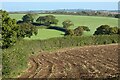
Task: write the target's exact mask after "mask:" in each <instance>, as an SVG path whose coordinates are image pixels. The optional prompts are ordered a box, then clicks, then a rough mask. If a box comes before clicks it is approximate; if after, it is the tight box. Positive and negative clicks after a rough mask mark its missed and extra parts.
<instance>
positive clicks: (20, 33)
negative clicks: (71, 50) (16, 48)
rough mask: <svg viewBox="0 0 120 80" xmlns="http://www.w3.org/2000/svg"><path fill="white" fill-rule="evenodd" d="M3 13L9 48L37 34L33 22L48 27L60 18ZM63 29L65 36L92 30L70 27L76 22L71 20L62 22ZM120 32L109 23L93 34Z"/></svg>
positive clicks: (3, 33)
mask: <svg viewBox="0 0 120 80" xmlns="http://www.w3.org/2000/svg"><path fill="white" fill-rule="evenodd" d="M0 14H2V28H1V29H2V31H1V35H2V47H3V48H8V47H10V46H12V45H15V43H16V41H17V40H21V39H23V38H25V37H29V38H30V37H31V36H32V35H37V33H38V30H37V27H36V26H35V25H34V24H33V23H37V24H40V25H45V26H47V27H48V28H49V27H51V25H57V23H58V22H59V20H58V19H57V18H56V17H55V16H53V15H46V16H39V17H38V18H37V19H36V21H35V16H36V15H34V14H30V13H28V14H25V15H24V16H23V17H22V20H20V21H16V20H15V19H11V18H10V17H9V14H8V13H7V12H6V11H2V10H1V11H0ZM62 25H63V27H62V28H63V29H65V36H82V35H83V32H84V31H90V29H89V27H87V26H78V27H77V28H75V29H70V28H69V27H70V26H74V23H73V22H72V21H70V20H65V21H63V22H62ZM113 34H120V28H118V27H110V26H109V25H101V26H100V27H98V28H97V29H96V31H95V32H94V34H93V35H113Z"/></svg>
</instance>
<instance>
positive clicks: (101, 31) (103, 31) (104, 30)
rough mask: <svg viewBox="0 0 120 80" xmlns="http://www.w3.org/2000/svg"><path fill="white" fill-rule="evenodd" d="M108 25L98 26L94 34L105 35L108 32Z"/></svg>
mask: <svg viewBox="0 0 120 80" xmlns="http://www.w3.org/2000/svg"><path fill="white" fill-rule="evenodd" d="M109 30H110V26H109V25H101V26H100V27H98V28H97V29H96V31H95V33H94V35H105V34H109V33H110V31H109Z"/></svg>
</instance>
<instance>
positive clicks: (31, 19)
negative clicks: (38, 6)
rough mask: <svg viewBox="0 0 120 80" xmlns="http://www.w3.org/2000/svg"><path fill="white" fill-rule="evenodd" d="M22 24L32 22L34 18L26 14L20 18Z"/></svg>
mask: <svg viewBox="0 0 120 80" xmlns="http://www.w3.org/2000/svg"><path fill="white" fill-rule="evenodd" d="M22 20H23V22H31V23H32V22H33V20H34V18H33V15H32V14H26V15H24V16H23V17H22Z"/></svg>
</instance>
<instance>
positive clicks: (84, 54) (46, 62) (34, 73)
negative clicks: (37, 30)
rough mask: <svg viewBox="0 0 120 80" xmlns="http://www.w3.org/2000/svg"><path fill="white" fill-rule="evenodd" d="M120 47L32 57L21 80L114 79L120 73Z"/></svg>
mask: <svg viewBox="0 0 120 80" xmlns="http://www.w3.org/2000/svg"><path fill="white" fill-rule="evenodd" d="M119 50H120V47H118V45H117V44H111V45H99V46H85V47H76V48H66V49H61V50H58V51H56V52H51V53H45V52H44V53H40V54H39V55H38V56H31V57H30V59H29V60H30V61H29V66H31V67H30V68H29V69H28V70H27V71H26V72H25V74H23V75H21V76H20V77H21V78H80V77H86V76H87V77H108V76H109V77H113V76H114V75H116V74H117V73H118V51H119Z"/></svg>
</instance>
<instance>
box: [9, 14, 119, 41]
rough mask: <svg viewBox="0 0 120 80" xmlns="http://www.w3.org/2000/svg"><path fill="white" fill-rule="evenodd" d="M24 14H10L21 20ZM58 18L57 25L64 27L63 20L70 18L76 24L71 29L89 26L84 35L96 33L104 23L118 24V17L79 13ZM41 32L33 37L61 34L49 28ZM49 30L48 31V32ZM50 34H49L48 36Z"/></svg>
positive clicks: (50, 36) (113, 25) (58, 16)
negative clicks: (88, 30) (79, 14)
mask: <svg viewBox="0 0 120 80" xmlns="http://www.w3.org/2000/svg"><path fill="white" fill-rule="evenodd" d="M23 15H24V14H10V17H11V18H14V19H17V20H21V18H22V16H23ZM45 15H48V14H39V15H38V16H36V19H37V17H39V16H45ZM53 15H54V16H56V18H57V19H58V20H59V23H58V24H57V25H56V26H60V27H62V22H63V21H64V20H67V19H70V20H71V21H72V22H73V23H74V26H71V27H70V28H71V29H74V28H76V27H77V26H83V25H84V26H88V27H89V28H90V30H91V31H90V32H85V33H84V35H88V36H89V35H92V34H93V33H94V31H95V30H96V28H97V27H99V26H100V25H103V24H107V25H110V26H111V27H115V26H118V19H117V18H111V17H98V16H97V17H96V16H78V15H55V14H53ZM39 31H41V32H39V34H38V35H37V36H36V37H34V36H33V37H32V38H31V39H33V38H35V39H38V36H39V37H41V38H40V39H47V38H52V37H57V36H58V37H59V36H61V34H60V32H59V31H55V30H53V31H48V30H39ZM47 31H48V32H47ZM40 34H46V35H44V36H43V35H40ZM48 34H49V36H48Z"/></svg>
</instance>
